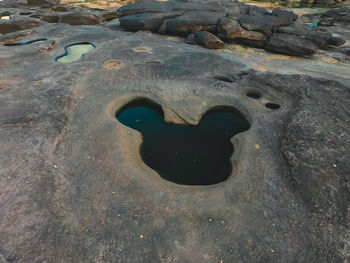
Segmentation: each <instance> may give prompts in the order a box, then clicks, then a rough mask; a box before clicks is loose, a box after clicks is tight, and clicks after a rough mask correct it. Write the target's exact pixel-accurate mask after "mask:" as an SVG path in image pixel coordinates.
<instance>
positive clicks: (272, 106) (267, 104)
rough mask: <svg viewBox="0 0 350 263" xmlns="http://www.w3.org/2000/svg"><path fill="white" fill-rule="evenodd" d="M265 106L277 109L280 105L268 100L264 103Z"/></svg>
mask: <svg viewBox="0 0 350 263" xmlns="http://www.w3.org/2000/svg"><path fill="white" fill-rule="evenodd" d="M265 107H266V108H268V109H271V110H277V109H279V108H280V107H281V105H279V104H277V103H273V102H268V103H266V104H265Z"/></svg>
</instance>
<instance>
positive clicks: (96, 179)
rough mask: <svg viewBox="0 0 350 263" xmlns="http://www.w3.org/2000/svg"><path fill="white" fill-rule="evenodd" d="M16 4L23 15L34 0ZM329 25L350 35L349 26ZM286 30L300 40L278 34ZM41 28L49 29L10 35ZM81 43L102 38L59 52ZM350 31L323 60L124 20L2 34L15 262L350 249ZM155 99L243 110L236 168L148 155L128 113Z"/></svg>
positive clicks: (3, 185)
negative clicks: (245, 126)
mask: <svg viewBox="0 0 350 263" xmlns="http://www.w3.org/2000/svg"><path fill="white" fill-rule="evenodd" d="M4 6H5V3H2V2H0V12H5V11H6V12H9V13H10V16H12V18H11V19H13V18H16V17H18V16H20V15H19V13H20V12H29V11H30V10H29V9H27V8H25V7H23V4H18V8H17V9H16V8H15V7H14V6H15V4H14V3H11V6H12V7H8V6H5V7H4ZM245 10H246V9H245ZM247 10H248V9H247ZM249 10H250V11H249V12H250V13H252V14H253V13H254V14H261V15H264V12H263V11H262V10H260V9H256V8H249ZM32 11H33V10H32ZM37 11H39V10H37ZM41 11H42V12H44V13H52V15H54V14H55V13H54V12H52V10H51V9H43V10H41ZM76 11H77V10H76ZM174 11H176V10H170V11H167V12H174ZM177 11H178V10H177ZM211 11H215V10H211ZM77 12H81V13H84V14H96V15H97V16H98V17H100V16H99V14H100V15H102V14H103V12H102V11H101V12H98V11H96V10H89V11H87V10H86V11H80V10H79V11H77ZM244 12H246V11H244ZM56 15H58V16H61V14H59V13H56ZM32 19H34V18H32ZM36 20H37V19H36ZM38 21H40V20H38ZM235 21H236V20H235ZM246 31H247V30H246ZM248 32H250V31H248ZM251 32H253V31H251ZM329 32H330V33H332V34H333V35H334V36H336V37H340V38H343V39H345V40H346V41H349V40H350V31H349V28H348V26H347V25H340V26H335V27H331V28H329ZM256 33H261V32H256ZM261 34H264V33H261ZM280 35H283V39H284V40H285V39H286V37H289V38H292V37H293V38H297V36H296V35H295V34H290V33H283V32H273V34H271V35H270V36H267V39H270V38H272V37H276V36H280ZM193 37H194V35H193ZM36 38H47V40H46V41H41V42H35V43H31V44H28V45H23V46H5V45H4V44H6V43H9V42H12V41H25V40H30V39H36ZM305 41H309V40H305ZM81 42H91V43H93V44H94V45H95V46H96V48H95V49H94V50H92V51H90V52H89V53H87V54H86V55H85V56H84V57H82V58H80V59H79V60H77V61H76V62H73V63H59V62H56V61H55V58H56V57H57V56H59V55H60V54H62V53H63V52H64V48H65V47H66V46H67V45H69V44H72V43H81ZM348 43H349V42H346V43H345V44H344V46H343V47H341V48H337V47H328V49H327V50H317V51H316V53H315V54H314V56H313V57H311V58H304V57H291V56H286V55H278V54H272V53H269V52H266V51H265V50H262V49H255V48H248V47H245V46H241V45H236V44H226V45H225V48H224V49H222V51H221V52H217V51H212V50H207V49H204V48H200V47H198V46H193V45H187V44H185V43H183V41H181V38H176V37H168V36H164V35H158V34H152V33H149V32H136V33H134V32H125V31H123V30H122V28H121V27H120V26H119V23H118V22H117V21H114V20H113V21H111V22H108V23H106V22H101V24H99V25H75V26H73V25H69V24H63V23H47V22H44V21H41V22H40V25H39V26H37V27H33V28H28V29H24V30H19V31H16V32H11V33H6V34H3V35H0V108H1V111H0V148H1V151H0V222H1V223H0V237H1V238H0V262H33V263H36V262H77V263H79V262H84V263H86V262H132V263H134V262H272V263H274V262H276V263H277V262H317V263H338V262H339V263H340V262H342V263H347V262H348V259H349V253H350V245H349V244H350V243H349V240H350V239H349V229H350V225H349V224H350V223H349V222H350V218H349V217H350V215H349V203H350V200H349V198H350V182H349V170H350V167H349V158H350V156H349V148H350V125H349V116H350V108H349V101H350V90H349V87H350V77H349V74H348V73H349V66H350V62H349V61H348V62H347V61H346V60H345V59H346V57H347V56H349V55H348V49H349V44H348ZM311 45H314V44H313V43H311ZM336 58H338V59H336ZM342 59H343V60H342ZM251 93H255V94H258V95H259V96H258V97H259V98H255V99H254V98H252V97H249V96H247V95H249V94H251ZM140 97H146V98H149V99H151V100H153V101H155V102H157V103H159V104H160V105H162V107H163V108H164V110H163V111H164V114H165V116H164V118H165V119H166V120H167V121H169V122H174V123H184V122H185V123H188V124H196V123H197V122H198V121H199V119H200V118H201V116H202V115H203V114H204V113H205V112H206V111H207V110H208V109H211V108H212V107H215V106H232V107H235V108H236V109H237V110H239V111H240V112H242V114H244V116H246V117H247V118H248V120H249V121H250V123H251V128H250V129H249V130H248V131H246V132H244V133H241V134H239V135H237V136H235V137H233V138H232V142H233V145H234V147H235V152H234V155H233V156H232V165H233V168H234V169H233V173H232V176H231V177H230V178H229V179H228V180H227V181H225V182H223V183H220V184H216V185H210V186H181V185H176V184H173V183H169V182H168V181H165V180H163V179H162V178H160V177H159V175H158V174H157V173H155V172H154V171H153V170H152V169H150V168H149V167H147V166H145V165H144V163H143V162H142V161H141V159H140V156H139V146H140V144H141V143H142V138H141V136H140V134H139V133H137V132H135V131H134V130H132V129H129V128H127V127H126V126H124V125H122V124H121V123H120V122H118V121H117V120H116V118H115V113H116V111H117V110H118V109H120V107H122V106H123V105H124V104H125V103H127V102H129V101H130V100H132V99H135V98H140ZM272 103H273V104H272ZM275 104H278V105H280V108H278V109H276V107H275V109H274V107H271V105H275Z"/></svg>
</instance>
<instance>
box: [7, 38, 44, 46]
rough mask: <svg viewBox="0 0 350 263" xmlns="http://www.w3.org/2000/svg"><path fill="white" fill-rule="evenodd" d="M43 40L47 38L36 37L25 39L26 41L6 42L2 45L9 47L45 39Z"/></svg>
mask: <svg viewBox="0 0 350 263" xmlns="http://www.w3.org/2000/svg"><path fill="white" fill-rule="evenodd" d="M45 40H47V38H36V39H31V40H27V41H21V42H12V43H6V44H4V46H9V47H12V46H22V45H28V44H31V43H35V42H40V41H45Z"/></svg>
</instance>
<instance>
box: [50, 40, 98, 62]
mask: <svg viewBox="0 0 350 263" xmlns="http://www.w3.org/2000/svg"><path fill="white" fill-rule="evenodd" d="M93 49H95V45H94V44H92V43H88V42H82V43H73V44H70V45H67V46H65V48H64V50H65V52H64V53H63V54H62V55H59V56H58V57H56V61H57V62H61V63H69V62H74V61H77V60H79V59H80V58H81V57H83V56H84V55H85V54H86V53H88V52H90V51H91V50H93Z"/></svg>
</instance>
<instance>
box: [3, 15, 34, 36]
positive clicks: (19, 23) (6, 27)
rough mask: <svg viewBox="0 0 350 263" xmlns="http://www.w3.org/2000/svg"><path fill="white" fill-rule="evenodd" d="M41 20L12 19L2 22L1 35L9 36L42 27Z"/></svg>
mask: <svg viewBox="0 0 350 263" xmlns="http://www.w3.org/2000/svg"><path fill="white" fill-rule="evenodd" d="M40 24H41V23H40V20H37V19H33V18H29V17H12V18H11V19H8V20H5V19H1V20H0V33H2V34H7V33H11V32H15V31H19V30H24V29H29V28H33V27H38V26H40Z"/></svg>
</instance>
